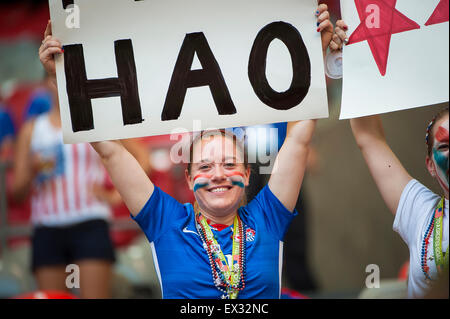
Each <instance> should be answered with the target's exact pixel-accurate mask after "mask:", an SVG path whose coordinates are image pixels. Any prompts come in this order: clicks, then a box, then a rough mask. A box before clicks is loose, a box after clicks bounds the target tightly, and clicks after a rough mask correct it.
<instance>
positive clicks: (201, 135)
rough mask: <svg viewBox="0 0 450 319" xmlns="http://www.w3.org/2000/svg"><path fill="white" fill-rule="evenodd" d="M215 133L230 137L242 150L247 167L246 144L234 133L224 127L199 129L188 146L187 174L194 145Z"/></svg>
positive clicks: (189, 169)
mask: <svg viewBox="0 0 450 319" xmlns="http://www.w3.org/2000/svg"><path fill="white" fill-rule="evenodd" d="M215 135H221V136H223V137H228V138H231V139H232V140H233V142H234V144H235V145H236V146H237V148H238V149H239V150H240V151H242V154H243V156H244V167H245V168H246V169H247V168H248V167H249V164H248V156H247V147H246V144H245V143H244V142H243V141H241V140H240V139H239V138H238V136H237V135H236V134H234V133H233V132H231V131H229V130H225V129H219V130H208V131H201V132H200V133H199V134H197V135H196V136H195V137H194V138H193V139H192V142H191V146H190V147H189V162H188V165H187V171H188V173H189V174H191V169H192V162H193V161H194V145H195V144H196V143H197V142H198V141H201V140H202V139H203V138H205V137H210V136H215Z"/></svg>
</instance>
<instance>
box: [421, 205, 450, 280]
mask: <svg viewBox="0 0 450 319" xmlns="http://www.w3.org/2000/svg"><path fill="white" fill-rule="evenodd" d="M443 215H444V198H442V199H441V201H440V202H439V204H438V206H437V207H436V209H435V212H434V213H433V214H432V216H431V221H430V223H429V225H428V227H427V230H426V231H425V235H424V238H423V241H422V248H421V256H420V258H421V259H420V266H421V268H422V273H423V274H424V275H425V280H426V281H427V283H430V281H431V280H432V278H431V276H430V274H429V270H430V267H429V266H428V264H427V260H428V245H429V243H430V238H431V235H433V248H434V256H430V258H429V259H430V260H435V263H436V269H437V271H438V274H440V273H441V272H442V270H443V268H445V267H448V258H449V257H448V255H449V254H448V248H447V254H445V257H443V256H444V254H443V252H442V231H443Z"/></svg>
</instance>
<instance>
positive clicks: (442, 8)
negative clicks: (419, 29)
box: [425, 0, 449, 26]
mask: <svg viewBox="0 0 450 319" xmlns="http://www.w3.org/2000/svg"><path fill="white" fill-rule="evenodd" d="M448 1H449V0H441V1H440V2H439V4H438V5H437V7H436V9H435V10H434V12H433V14H432V15H431V17H430V18H429V19H428V21H427V23H425V25H426V26H429V25H433V24H438V23H443V22H447V21H448V20H449V3H448Z"/></svg>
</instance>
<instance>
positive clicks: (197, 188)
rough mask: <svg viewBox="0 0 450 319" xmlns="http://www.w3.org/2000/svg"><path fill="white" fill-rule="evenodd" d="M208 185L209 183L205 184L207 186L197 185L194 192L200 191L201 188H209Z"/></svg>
mask: <svg viewBox="0 0 450 319" xmlns="http://www.w3.org/2000/svg"><path fill="white" fill-rule="evenodd" d="M208 185H209V184H208V183H205V184H195V185H194V192H196V191H198V190H199V189H200V188H203V187H206V186H208Z"/></svg>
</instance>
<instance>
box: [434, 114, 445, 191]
mask: <svg viewBox="0 0 450 319" xmlns="http://www.w3.org/2000/svg"><path fill="white" fill-rule="evenodd" d="M448 133H449V123H448V115H447V117H446V118H445V119H444V121H443V122H441V123H440V125H439V126H438V127H437V130H436V133H435V136H434V141H433V155H432V159H433V163H434V166H435V168H436V178H437V180H438V182H439V184H440V185H441V187H442V189H443V190H444V191H445V193H446V194H447V195H448V188H449V176H448V173H449V169H448V166H449V164H448V160H449V150H448V144H449V136H448Z"/></svg>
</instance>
